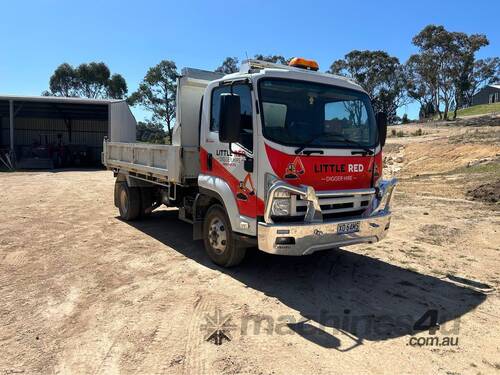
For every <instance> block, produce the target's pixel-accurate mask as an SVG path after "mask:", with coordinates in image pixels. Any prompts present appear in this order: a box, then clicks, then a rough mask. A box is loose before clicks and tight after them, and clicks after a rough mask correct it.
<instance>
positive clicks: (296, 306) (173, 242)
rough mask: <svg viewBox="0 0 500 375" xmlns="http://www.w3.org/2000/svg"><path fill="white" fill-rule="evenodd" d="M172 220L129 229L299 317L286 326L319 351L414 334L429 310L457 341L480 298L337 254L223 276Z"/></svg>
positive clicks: (251, 264)
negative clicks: (463, 319) (464, 319)
mask: <svg viewBox="0 0 500 375" xmlns="http://www.w3.org/2000/svg"><path fill="white" fill-rule="evenodd" d="M177 214H178V211H176V210H161V211H156V212H154V213H153V214H152V215H151V217H149V218H146V219H143V220H141V221H135V222H129V224H130V225H132V226H133V227H135V228H136V229H138V230H140V231H142V232H144V233H146V234H147V235H149V236H151V237H153V238H155V239H157V240H158V241H160V242H162V243H164V244H165V245H167V246H169V247H171V248H173V249H175V250H176V251H178V252H179V253H181V254H183V255H184V256H186V257H188V258H191V259H193V260H195V261H196V262H198V263H200V264H202V265H204V266H206V267H208V268H211V269H217V270H219V271H220V272H224V273H226V274H228V275H230V276H231V277H233V278H235V279H237V280H238V281H240V282H242V283H243V284H245V285H247V286H248V287H250V288H253V289H255V290H258V291H261V292H263V293H264V294H265V295H267V296H271V297H274V298H277V299H278V300H279V301H280V302H282V303H283V304H285V305H287V306H288V307H290V308H291V309H293V310H296V311H298V312H299V313H300V315H301V316H302V318H301V319H298V320H296V321H294V320H292V321H288V323H287V326H288V327H289V328H290V329H291V330H292V331H294V332H296V333H297V334H299V335H301V336H302V337H304V338H305V339H307V340H309V341H311V342H314V343H316V344H318V345H320V346H322V347H325V348H336V349H337V350H341V351H346V350H350V349H353V348H355V347H357V346H359V345H361V344H362V343H363V341H364V340H369V341H381V340H386V339H391V338H397V337H401V336H405V335H411V334H414V333H416V332H417V331H419V330H424V329H426V328H424V326H425V325H426V324H427V323H429V322H431V320H432V319H430V320H426V319H424V320H425V322H424V323H425V324H422V325H421V326H420V327H415V323H416V322H417V321H418V320H419V319H420V318H421V317H422V316H424V314H426V313H427V314H429V312H433V311H436V313H435V314H436V317H437V322H436V323H437V324H438V325H440V326H441V327H440V328H439V329H440V331H438V332H440V333H441V334H457V333H458V330H459V329H460V327H459V324H460V320H459V319H458V318H460V317H461V316H462V315H464V314H466V313H467V312H469V311H471V310H473V309H474V308H476V307H477V306H478V305H480V304H481V303H482V302H484V301H485V299H486V295H485V294H484V293H480V292H478V291H475V290H473V289H471V288H467V287H464V286H461V285H457V284H456V283H453V282H449V281H446V280H444V279H440V278H437V277H434V276H429V275H425V274H420V273H417V272H413V271H410V270H407V269H404V268H401V267H398V266H395V265H392V264H389V263H387V262H384V261H381V260H379V259H376V258H372V257H369V256H364V255H359V254H356V253H352V252H349V251H344V250H342V249H339V250H331V251H323V252H318V253H314V254H312V255H309V256H303V257H285V256H273V255H269V254H265V253H263V252H260V251H258V250H255V251H251V252H250V253H249V254H248V256H247V259H246V260H245V262H244V263H243V264H242V265H241V266H239V267H237V268H232V269H224V268H221V267H218V266H216V265H214V264H213V263H211V261H210V260H209V259H208V257H207V256H206V254H205V251H204V249H203V243H202V242H201V241H193V240H192V227H191V225H189V224H187V223H184V222H182V221H179V220H178V219H177ZM270 314H271V315H270V319H271V320H272V324H275V323H277V322H278V321H280V322H282V321H283V320H282V318H283V317H279V316H272V312H270ZM297 315H298V314H297ZM431 315H432V314H431ZM266 319H267V320H269V317H267V318H266ZM252 323H254V324H259V322H252ZM431 323H432V322H431ZM431 326H432V324H431ZM341 338H342V340H341Z"/></svg>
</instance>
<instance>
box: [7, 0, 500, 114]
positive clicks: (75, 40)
mask: <svg viewBox="0 0 500 375" xmlns="http://www.w3.org/2000/svg"><path fill="white" fill-rule="evenodd" d="M0 4H1V7H0V9H1V14H2V16H1V17H0V35H2V42H1V48H0V94H19V95H39V94H41V92H42V91H44V90H47V89H48V81H49V78H50V76H51V74H52V73H53V71H54V69H55V68H56V67H57V66H58V65H60V64H61V63H63V62H67V63H70V64H72V65H78V64H80V63H83V62H90V61H104V62H105V63H106V64H107V65H108V66H109V68H110V70H111V72H112V73H120V74H122V75H123V76H124V77H125V79H126V80H127V84H128V87H129V93H131V92H133V91H134V90H135V89H137V87H138V85H139V83H140V81H141V80H142V78H143V77H144V75H145V73H146V71H147V69H148V68H149V67H151V66H153V65H155V64H157V63H158V62H159V61H161V60H163V59H169V60H173V61H175V62H176V64H177V67H178V68H179V70H180V69H181V68H183V67H193V68H199V69H207V70H213V69H215V68H216V67H217V66H219V65H220V63H221V62H222V60H223V59H224V58H225V57H226V56H236V57H238V58H239V59H240V61H241V60H243V59H245V58H246V56H250V57H252V56H253V55H255V54H257V53H262V54H264V55H267V54H280V55H283V56H286V57H293V56H301V57H305V58H311V59H314V60H316V61H317V62H318V63H319V65H320V70H323V71H324V70H327V69H328V68H329V66H330V64H331V63H332V62H333V61H334V60H336V59H339V58H342V57H343V56H344V55H345V54H347V53H348V52H349V51H351V50H354V49H358V50H364V49H369V50H378V49H380V50H385V51H387V52H388V53H389V54H391V55H393V56H396V57H398V58H399V59H400V61H401V62H404V61H406V60H407V58H408V57H409V56H410V55H411V54H413V53H415V52H416V48H415V46H413V45H412V44H411V39H412V37H413V36H414V35H415V34H417V33H418V32H419V31H420V30H421V29H422V28H423V27H425V26H426V25H428V24H431V23H433V24H439V25H444V26H445V27H446V29H448V30H450V31H462V32H466V33H483V34H486V36H487V37H488V38H489V40H490V45H489V46H487V47H485V48H483V49H481V50H480V51H479V52H478V54H477V57H479V58H482V57H493V56H500V28H499V25H500V19H499V15H500V1H498V0H496V1H495V0H492V1H489V0H483V1H478V2H471V1H457V0H455V1H440V0H432V1H428V0H418V1H410V2H405V1H362V0H358V1H347V0H343V1H323V0H317V1H292V0H288V1H271V0H268V1H261V0H252V1H241V2H239V1H231V2H229V1H216V0H212V1H201V0H200V1H189V0H184V1H175V2H174V1H147V0H143V1H125V0H122V1H114V0H113V1H106V0H100V1H94V0H86V1H79V0H71V1H63V0H18V1H11V0H0ZM133 111H134V113H135V115H136V117H137V118H138V120H141V119H143V118H144V117H147V115H148V114H147V112H145V111H143V110H141V109H139V108H135V109H134V110H133ZM405 112H406V113H408V115H409V117H410V118H415V117H417V116H418V105H416V104H412V105H408V106H406V107H403V108H401V109H400V110H399V111H398V113H399V114H400V115H402V114H403V113H405Z"/></svg>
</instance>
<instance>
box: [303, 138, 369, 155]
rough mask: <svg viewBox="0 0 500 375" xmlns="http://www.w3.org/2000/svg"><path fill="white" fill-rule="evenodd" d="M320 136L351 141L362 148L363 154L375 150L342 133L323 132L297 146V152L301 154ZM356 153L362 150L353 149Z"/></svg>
mask: <svg viewBox="0 0 500 375" xmlns="http://www.w3.org/2000/svg"><path fill="white" fill-rule="evenodd" d="M320 137H325V138H326V139H328V138H331V137H333V138H337V139H339V140H341V141H343V142H346V143H349V144H351V145H353V146H356V147H358V148H360V149H362V150H363V151H362V152H361V153H362V154H363V155H373V151H372V150H371V149H370V148H368V147H366V146H363V145H362V144H361V143H359V142H356V141H353V140H352V139H349V138H346V137H344V136H343V135H342V134H337V133H321V134H319V135H317V136H315V137H313V138H311V139H309V140H307V141H306V142H304V144H303V145H302V146H300V147H299V148H297V149H296V150H295V153H296V154H300V153H301V152H302V151H304V150H305V149H306V148H307V146H309V145H310V144H311V143H312V142H314V141H315V140H317V139H319V138H320ZM356 153H360V152H359V151H352V154H353V155H355V154H356Z"/></svg>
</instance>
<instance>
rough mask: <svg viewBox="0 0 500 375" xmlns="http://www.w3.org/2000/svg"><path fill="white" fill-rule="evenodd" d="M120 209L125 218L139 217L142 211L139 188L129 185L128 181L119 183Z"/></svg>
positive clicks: (122, 216)
mask: <svg viewBox="0 0 500 375" xmlns="http://www.w3.org/2000/svg"><path fill="white" fill-rule="evenodd" d="M117 184H118V188H117V189H116V190H117V192H118V209H119V210H120V217H121V218H122V219H123V220H127V221H130V220H134V219H137V217H138V216H139V214H140V213H141V195H140V192H139V188H137V187H129V186H128V185H127V183H126V182H120V183H117Z"/></svg>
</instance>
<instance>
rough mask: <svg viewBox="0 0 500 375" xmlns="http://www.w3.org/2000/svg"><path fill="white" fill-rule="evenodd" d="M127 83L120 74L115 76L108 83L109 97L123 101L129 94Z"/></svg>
mask: <svg viewBox="0 0 500 375" xmlns="http://www.w3.org/2000/svg"><path fill="white" fill-rule="evenodd" d="M127 91H128V90H127V82H125V78H123V77H122V76H121V75H120V74H113V75H112V76H111V79H110V80H109V82H108V97H109V98H112V99H122V98H124V97H125V95H126V94H127Z"/></svg>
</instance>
